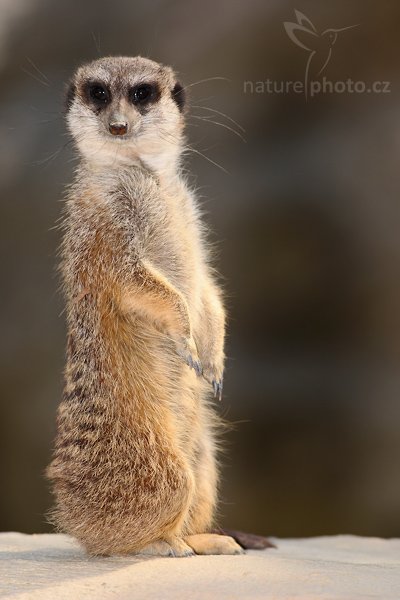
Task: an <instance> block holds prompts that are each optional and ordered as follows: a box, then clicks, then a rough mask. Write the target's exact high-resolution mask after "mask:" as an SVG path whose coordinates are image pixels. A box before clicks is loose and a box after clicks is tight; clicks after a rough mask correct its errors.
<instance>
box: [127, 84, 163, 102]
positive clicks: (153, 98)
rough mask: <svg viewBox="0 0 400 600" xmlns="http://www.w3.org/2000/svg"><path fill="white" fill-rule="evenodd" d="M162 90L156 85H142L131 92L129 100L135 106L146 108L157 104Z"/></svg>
mask: <svg viewBox="0 0 400 600" xmlns="http://www.w3.org/2000/svg"><path fill="white" fill-rule="evenodd" d="M159 97H160V90H159V88H158V85H157V84H156V83H140V84H139V85H136V86H135V87H133V88H131V89H130V90H129V100H130V101H131V102H132V104H134V105H135V106H146V105H147V104H150V103H152V102H157V100H158V99H159Z"/></svg>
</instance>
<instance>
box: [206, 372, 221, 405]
mask: <svg viewBox="0 0 400 600" xmlns="http://www.w3.org/2000/svg"><path fill="white" fill-rule="evenodd" d="M202 375H203V377H204V379H205V380H206V381H207V382H208V383H210V384H211V385H212V388H213V390H214V398H218V400H221V399H222V389H223V384H224V377H223V371H222V370H221V369H217V368H216V367H215V366H209V367H204V369H203V373H202Z"/></svg>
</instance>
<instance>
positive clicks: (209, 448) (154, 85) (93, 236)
mask: <svg viewBox="0 0 400 600" xmlns="http://www.w3.org/2000/svg"><path fill="white" fill-rule="evenodd" d="M184 107H185V89H184V88H183V87H182V85H181V84H180V83H179V82H178V81H177V78H176V75H175V73H174V71H173V70H172V69H171V68H169V67H165V66H163V65H161V64H158V63H156V62H153V61H151V60H149V59H145V58H141V57H136V58H128V57H108V58H102V59H99V60H96V61H94V62H92V63H90V64H87V65H84V66H82V67H80V68H79V69H78V70H77V72H76V73H75V75H74V76H73V78H72V80H71V83H70V86H69V90H68V93H67V100H66V118H67V124H68V128H69V131H70V133H71V134H72V137H73V140H74V142H75V145H76V147H77V149H78V151H79V154H80V164H79V166H78V168H77V170H76V175H75V181H74V183H73V184H72V186H71V187H70V189H69V192H68V195H67V199H66V208H65V218H64V221H63V241H62V250H61V256H62V259H61V273H62V280H63V288H64V295H65V299H66V319H67V328H68V343H67V364H66V369H65V389H64V395H63V399H62V401H61V404H60V406H59V409H58V416H57V435H56V440H55V449H54V455H53V460H52V462H51V464H50V466H49V467H48V468H47V476H48V478H49V479H50V480H51V482H52V487H53V493H54V496H55V508H54V510H53V512H52V520H53V522H54V523H56V525H57V526H58V528H59V529H60V530H62V531H65V532H66V533H69V534H70V535H72V536H74V537H75V538H76V539H77V540H78V541H79V542H80V543H81V544H82V545H83V546H84V547H85V548H86V550H87V552H88V553H89V554H91V555H112V554H124V553H133V554H137V553H139V554H149V555H162V556H188V555H191V554H193V553H195V554H237V553H240V552H242V551H243V550H242V548H241V547H240V546H239V545H238V544H237V543H236V542H235V540H234V539H233V538H232V537H230V536H224V535H217V534H214V533H210V531H211V527H212V524H213V521H214V516H215V508H216V502H217V487H218V469H217V461H216V430H217V429H218V417H217V416H216V413H215V412H214V409H213V408H212V401H213V399H212V397H213V395H214V396H220V394H221V391H222V378H223V370H224V333H225V311H224V307H223V302H222V297H221V296H222V294H221V290H220V288H219V286H218V284H217V282H216V279H215V277H214V275H213V270H212V268H211V266H210V261H209V256H208V248H207V241H206V238H205V233H204V227H203V225H202V221H201V215H200V212H199V208H198V205H197V202H196V198H195V197H194V194H193V192H192V191H191V190H190V189H189V187H188V185H187V183H186V181H185V178H184V177H183V175H182V169H181V155H182V150H183V148H184V126H185V119H184Z"/></svg>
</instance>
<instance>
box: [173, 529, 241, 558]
mask: <svg viewBox="0 0 400 600" xmlns="http://www.w3.org/2000/svg"><path fill="white" fill-rule="evenodd" d="M185 542H186V543H187V544H189V546H190V547H191V548H193V550H194V551H195V553H196V554H244V550H243V548H241V547H240V546H239V544H237V543H236V542H235V540H234V539H233V538H232V537H230V536H229V535H219V534H216V533H198V534H196V535H188V536H186V537H185Z"/></svg>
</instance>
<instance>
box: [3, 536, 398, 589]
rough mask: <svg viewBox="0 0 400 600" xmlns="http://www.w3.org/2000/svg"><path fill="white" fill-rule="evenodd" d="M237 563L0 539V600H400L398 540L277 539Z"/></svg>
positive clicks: (52, 540) (61, 539)
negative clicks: (98, 553) (107, 554)
mask: <svg viewBox="0 0 400 600" xmlns="http://www.w3.org/2000/svg"><path fill="white" fill-rule="evenodd" d="M274 541H275V543H276V544H277V546H278V549H276V550H272V549H270V550H263V551H248V553H247V554H246V555H241V556H196V557H192V558H148V557H114V558H96V559H90V558H88V557H86V556H85V554H84V553H83V552H82V550H81V549H80V548H79V547H78V546H77V545H76V543H75V542H74V541H73V540H72V539H71V538H69V537H68V536H65V535H56V534H49V535H25V534H21V533H2V534H0V596H1V597H2V598H13V599H14V600H17V599H18V600H28V599H29V600H36V599H38V600H39V599H40V600H47V599H48V600H64V599H65V600H67V599H68V600H80V599H81V598H82V599H83V598H84V599H85V600H86V599H93V600H94V599H96V600H103V599H104V600H105V599H113V600H116V599H118V600H128V599H129V600H130V599H136V598H137V599H138V600H147V599H154V600H168V599H185V600H186V599H188V600H189V599H190V600H192V599H193V600H197V599H201V600H203V599H213V600H214V599H218V600H220V599H227V600H228V599H229V600H235V599H236V598H240V599H242V600H246V599H252V598H259V599H261V598H262V599H269V598H271V599H275V598H287V599H289V598H290V599H292V598H296V599H298V598H302V599H304V600H313V599H314V598H329V599H335V598H342V599H352V598H360V599H363V600H368V599H369V598H379V599H382V600H392V599H393V600H398V599H399V598H400V539H396V540H394V539H392V540H382V539H378V538H360V537H354V536H349V535H343V536H335V537H318V538H308V539H284V540H281V539H275V540H274Z"/></svg>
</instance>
